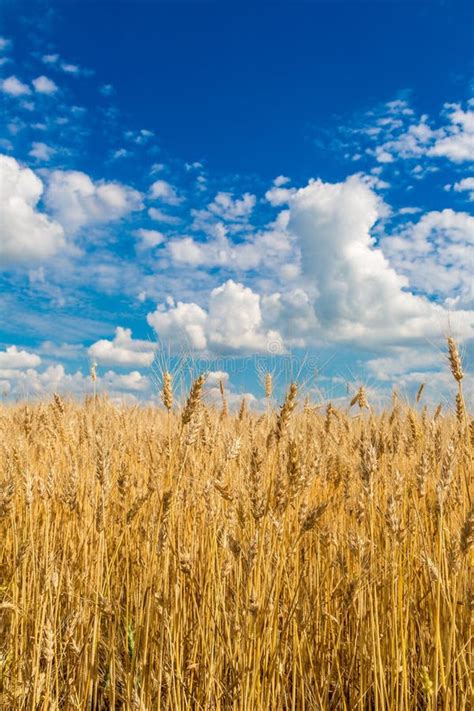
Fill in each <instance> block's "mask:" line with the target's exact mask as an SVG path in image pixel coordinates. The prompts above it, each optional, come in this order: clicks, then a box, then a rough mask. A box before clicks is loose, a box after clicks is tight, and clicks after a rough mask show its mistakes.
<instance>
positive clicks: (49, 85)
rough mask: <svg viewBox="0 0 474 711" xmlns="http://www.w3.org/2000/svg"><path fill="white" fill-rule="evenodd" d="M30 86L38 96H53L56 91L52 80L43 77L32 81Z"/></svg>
mask: <svg viewBox="0 0 474 711" xmlns="http://www.w3.org/2000/svg"><path fill="white" fill-rule="evenodd" d="M32 84H33V86H34V89H35V91H36V92H37V93H38V94H47V95H50V94H55V93H56V92H57V90H58V87H57V85H56V84H55V83H54V81H53V80H52V79H49V78H48V77H45V76H44V75H42V76H40V77H36V79H33V81H32Z"/></svg>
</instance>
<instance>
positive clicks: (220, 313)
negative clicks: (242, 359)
mask: <svg viewBox="0 0 474 711" xmlns="http://www.w3.org/2000/svg"><path fill="white" fill-rule="evenodd" d="M147 320H148V323H149V324H150V325H151V326H153V328H154V329H155V330H156V332H157V333H158V336H159V338H160V339H161V340H162V341H165V342H167V343H170V344H172V345H183V344H187V345H189V346H190V347H191V348H194V349H196V350H198V351H210V352H217V353H222V352H241V351H247V352H258V351H267V350H272V349H273V352H274V351H275V348H276V347H277V348H278V350H281V348H282V346H281V337H280V334H279V333H278V332H277V331H275V330H274V329H268V328H266V327H265V325H264V321H263V315H262V309H261V297H260V295H259V294H256V293H255V292H254V291H252V289H250V288H249V287H246V286H244V285H243V284H239V283H237V282H234V281H233V280H232V279H229V280H228V281H227V282H226V283H225V284H222V285H221V286H219V287H217V288H215V289H213V290H212V291H211V294H210V297H209V305H208V309H207V310H205V309H203V308H202V307H201V306H199V305H198V304H195V303H183V302H178V303H177V304H176V305H175V304H171V305H170V306H168V307H165V306H159V307H158V308H157V309H156V311H154V312H153V313H150V314H148V317H147Z"/></svg>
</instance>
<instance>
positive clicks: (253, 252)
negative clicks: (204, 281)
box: [168, 221, 291, 271]
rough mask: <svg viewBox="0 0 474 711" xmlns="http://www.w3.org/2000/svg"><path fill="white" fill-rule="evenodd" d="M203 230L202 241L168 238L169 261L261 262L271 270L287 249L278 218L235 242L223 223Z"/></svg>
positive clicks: (229, 265)
mask: <svg viewBox="0 0 474 711" xmlns="http://www.w3.org/2000/svg"><path fill="white" fill-rule="evenodd" d="M207 232H208V239H207V240H206V241H197V240H195V239H193V238H192V237H189V236H186V237H181V238H176V239H171V240H170V241H169V242H168V250H169V253H170V256H171V259H172V260H173V262H174V263H175V264H188V265H193V266H204V267H213V266H220V267H222V268H225V269H234V270H244V271H248V270H251V269H256V268H257V267H258V266H259V265H261V264H262V263H263V262H264V263H265V267H266V268H267V269H273V270H275V269H277V268H278V265H280V264H282V263H284V262H286V260H287V259H288V255H289V253H290V249H291V244H290V239H289V235H288V232H287V231H286V225H285V224H283V223H282V222H281V221H280V223H271V224H270V225H268V226H267V228H266V229H264V230H262V231H261V232H257V233H256V234H250V235H249V236H247V237H246V239H244V240H241V241H240V242H237V243H236V242H233V241H232V240H231V239H229V237H228V234H227V232H228V226H226V225H224V224H223V223H220V222H219V223H216V224H212V225H210V226H207Z"/></svg>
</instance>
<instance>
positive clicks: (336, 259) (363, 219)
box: [289, 176, 473, 342]
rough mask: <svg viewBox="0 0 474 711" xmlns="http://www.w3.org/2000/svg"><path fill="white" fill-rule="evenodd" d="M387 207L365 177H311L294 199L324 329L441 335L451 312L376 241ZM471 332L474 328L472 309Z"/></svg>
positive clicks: (394, 336) (362, 338)
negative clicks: (413, 282) (417, 288)
mask: <svg viewBox="0 0 474 711" xmlns="http://www.w3.org/2000/svg"><path fill="white" fill-rule="evenodd" d="M383 212H384V210H383V205H382V203H381V201H380V199H379V198H378V197H377V195H376V194H375V193H374V191H373V190H372V189H371V188H370V186H368V185H367V184H366V183H365V182H364V181H362V180H361V179H360V178H359V177H357V176H353V177H351V178H348V179H347V180H346V181H344V182H342V183H336V184H331V183H323V182H322V181H320V180H318V181H314V182H310V184H309V185H308V186H307V187H306V188H301V189H300V190H298V191H297V192H296V193H295V195H294V196H293V197H292V198H291V200H290V222H289V229H290V230H291V231H292V232H293V233H294V235H295V237H296V239H297V242H298V244H299V246H300V249H301V264H302V271H303V276H304V277H305V278H306V284H307V286H308V288H309V289H310V290H311V291H312V294H313V300H314V306H315V313H316V316H317V318H318V320H319V322H320V324H321V329H322V332H323V333H326V334H327V335H328V336H329V337H332V338H334V339H336V340H347V341H352V342H380V341H392V342H395V341H397V340H400V339H402V340H403V339H416V338H422V337H425V336H434V335H435V334H439V333H441V332H442V329H443V328H446V325H447V313H446V312H445V310H444V309H442V308H441V307H440V306H437V305H435V304H433V303H431V302H429V301H428V300H427V299H425V298H423V297H421V296H417V295H415V294H413V293H410V291H409V287H410V284H409V281H408V279H407V277H406V276H405V275H403V274H399V273H398V272H397V271H396V270H395V269H394V268H393V266H392V265H391V264H390V263H389V261H388V260H387V258H386V256H385V255H384V253H383V252H382V250H381V249H380V248H379V247H377V246H376V244H375V241H374V238H373V237H372V236H371V230H372V228H373V227H374V225H375V223H376V222H377V220H378V218H379V216H380V215H381V214H383ZM460 318H469V321H468V323H467V324H466V327H467V330H468V331H471V330H472V327H473V319H472V314H471V315H469V314H468V315H466V314H462V315H461V314H460Z"/></svg>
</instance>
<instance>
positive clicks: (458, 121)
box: [428, 104, 474, 163]
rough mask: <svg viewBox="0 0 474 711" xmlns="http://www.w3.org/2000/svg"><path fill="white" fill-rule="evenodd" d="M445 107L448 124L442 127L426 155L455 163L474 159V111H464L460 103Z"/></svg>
mask: <svg viewBox="0 0 474 711" xmlns="http://www.w3.org/2000/svg"><path fill="white" fill-rule="evenodd" d="M445 108H446V109H447V116H448V119H449V121H450V125H448V126H447V127H445V128H444V129H442V131H441V132H440V137H439V138H438V139H437V140H436V142H435V144H434V145H433V146H432V147H431V148H430V150H429V151H428V155H430V156H435V157H444V158H448V159H449V160H452V161H453V162H455V163H462V162H464V161H472V160H474V111H472V110H470V109H468V110H466V111H464V110H463V109H462V107H461V105H460V104H447V105H446V107H445Z"/></svg>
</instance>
